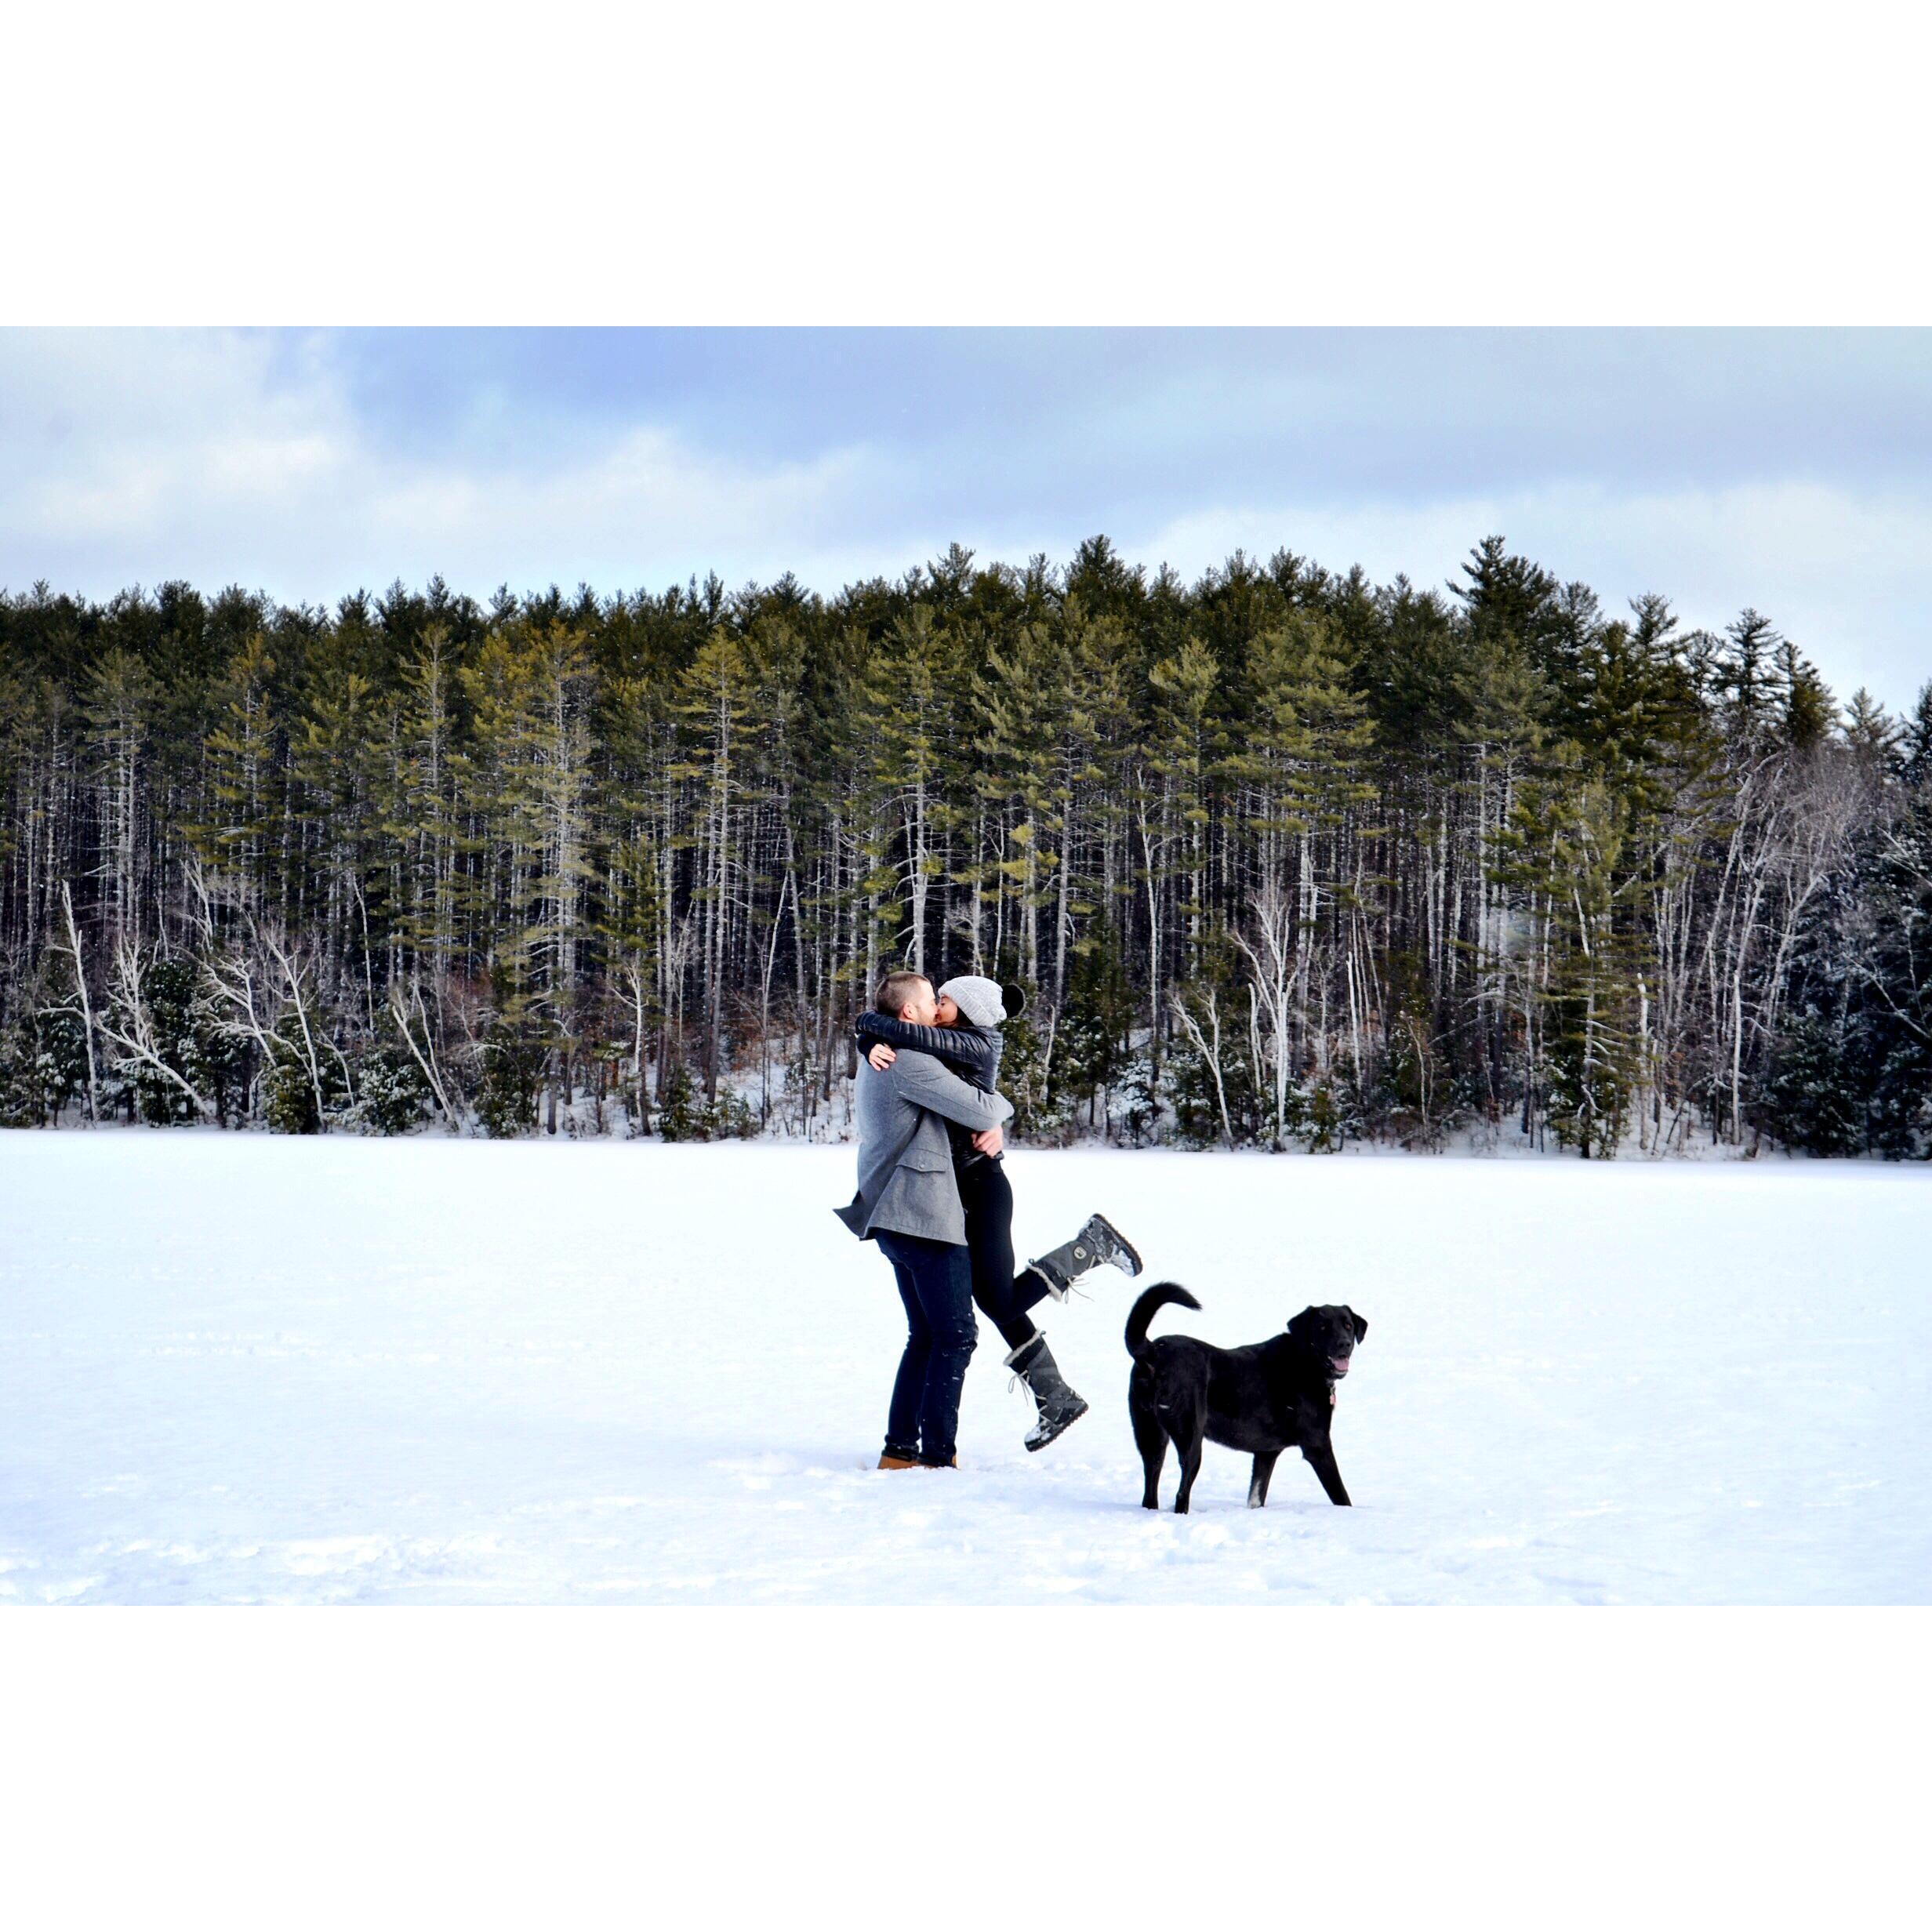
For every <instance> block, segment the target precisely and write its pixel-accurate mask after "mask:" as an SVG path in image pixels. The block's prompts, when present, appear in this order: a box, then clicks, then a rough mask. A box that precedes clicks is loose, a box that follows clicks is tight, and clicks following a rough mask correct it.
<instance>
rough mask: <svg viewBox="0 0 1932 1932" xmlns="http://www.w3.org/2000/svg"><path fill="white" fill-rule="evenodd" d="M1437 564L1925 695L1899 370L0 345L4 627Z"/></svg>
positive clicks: (1923, 596)
mask: <svg viewBox="0 0 1932 1932" xmlns="http://www.w3.org/2000/svg"><path fill="white" fill-rule="evenodd" d="M1099 532H1104V533H1105V534H1106V535H1107V536H1109V537H1110V538H1111V539H1113V542H1114V543H1115V545H1116V546H1117V547H1118V548H1119V549H1120V550H1121V551H1122V552H1123V553H1124V554H1125V555H1126V556H1127V557H1128V558H1130V559H1131V560H1132V561H1135V562H1140V563H1144V564H1146V565H1147V566H1148V567H1149V568H1150V569H1152V568H1157V567H1158V566H1159V565H1161V564H1163V563H1166V564H1170V565H1173V566H1174V567H1175V568H1176V569H1177V570H1178V571H1179V572H1181V573H1182V575H1183V576H1186V577H1188V578H1189V579H1192V578H1193V577H1195V576H1198V575H1199V574H1200V572H1202V571H1203V570H1204V569H1207V568H1210V567H1211V566H1213V565H1218V564H1219V563H1221V562H1222V561H1225V559H1226V557H1228V555H1229V554H1230V553H1231V552H1232V551H1233V550H1235V549H1236V548H1237V547H1242V548H1244V549H1245V550H1247V551H1248V553H1249V554H1251V555H1255V556H1258V557H1264V558H1265V557H1267V556H1269V555H1270V554H1272V553H1273V551H1275V550H1277V549H1278V548H1280V547H1283V546H1286V547H1287V548H1289V549H1291V550H1294V551H1295V552H1296V553H1297V554H1300V555H1302V556H1304V557H1311V558H1313V560H1314V561H1316V562H1317V563H1320V564H1322V565H1326V566H1327V567H1329V568H1333V569H1346V568H1348V566H1349V565H1351V564H1356V563H1360V565H1363V567H1364V568H1365V569H1366V570H1367V572H1369V574H1370V575H1371V576H1372V577H1373V578H1375V579H1376V580H1378V582H1385V581H1387V580H1388V579H1390V578H1392V577H1393V576H1395V575H1396V573H1397V572H1402V573H1405V574H1406V575H1407V576H1408V577H1409V578H1410V579H1411V581H1412V582H1414V583H1417V584H1418V585H1423V586H1429V585H1440V584H1442V583H1445V582H1447V581H1448V580H1450V579H1453V578H1454V577H1455V576H1456V574H1457V571H1458V565H1460V563H1461V561H1462V559H1463V558H1464V557H1465V556H1466V555H1467V554H1468V552H1469V549H1470V547H1471V546H1472V545H1473V544H1474V543H1476V542H1477V541H1478V540H1479V539H1481V538H1482V537H1484V536H1487V535H1490V534H1492V533H1497V532H1499V533H1501V534H1502V535H1503V536H1505V537H1506V538H1507V539H1508V540H1509V545H1510V547H1511V548H1512V549H1513V550H1518V551H1521V552H1523V553H1525V554H1528V555H1530V556H1531V557H1534V559H1535V560H1536V561H1538V562H1539V563H1540V564H1542V565H1543V566H1544V567H1545V568H1547V569H1549V570H1550V571H1552V572H1554V573H1555V574H1556V576H1559V577H1560V578H1561V579H1564V580H1565V581H1569V580H1572V579H1582V581H1584V582H1585V583H1589V585H1590V586H1592V588H1593V589H1594V590H1596V592H1597V593H1598V594H1599V596H1600V597H1601V598H1602V599H1603V603H1604V605H1605V608H1607V610H1609V611H1610V612H1612V613H1616V612H1622V610H1623V609H1624V608H1625V604H1626V601H1627V600H1629V598H1631V597H1636V596H1637V595H1639V594H1642V593H1644V592H1648V591H1661V592H1662V593H1663V594H1665V596H1667V597H1669V598H1670V600H1671V601H1672V605H1673V608H1676V610H1677V611H1678V612H1680V615H1681V616H1682V617H1683V619H1684V621H1685V622H1686V623H1687V624H1700V623H1701V624H1705V625H1709V626H1712V627H1713V628H1716V627H1720V626H1723V624H1725V623H1728V622H1729V621H1730V619H1732V618H1733V617H1734V616H1736V614H1737V613H1738V611H1739V610H1741V609H1742V608H1744V607H1745V606H1746V605H1751V606H1754V607H1756V608H1757V609H1759V610H1760V611H1762V612H1764V613H1765V614H1766V615H1767V616H1769V617H1770V619H1772V621H1773V622H1774V623H1775V624H1777V625H1778V627H1779V628H1780V629H1781V630H1783V631H1784V632H1785V634H1788V635H1789V636H1790V637H1792V638H1793V639H1794V640H1795V641H1796V642H1797V644H1798V645H1799V647H1800V648H1802V649H1803V650H1804V651H1805V652H1807V654H1808V655H1810V657H1811V658H1812V659H1813V660H1814V662H1815V663H1817V664H1818V666H1819V668H1820V669H1821V670H1822V671H1823V673H1824V674H1825V677H1826V678H1827V679H1828V681H1829V682H1830V683H1831V684H1832V685H1833V687H1834V688H1836V691H1837V692H1838V693H1839V695H1840V697H1841V698H1842V697H1844V696H1847V695H1850V692H1851V691H1852V690H1853V689H1854V688H1856V687H1857V686H1858V685H1865V686H1867V687H1868V688H1870V689H1871V690H1872V692H1874V693H1875V694H1876V695H1877V696H1878V697H1879V698H1880V699H1883V701H1884V702H1885V703H1887V704H1889V705H1890V706H1892V707H1893V708H1894V710H1898V709H1901V708H1902V707H1904V706H1905V705H1907V704H1908V703H1910V702H1911V700H1912V698H1913V696H1914V695H1915V694H1916V692H1917V691H1918V690H1919V687H1920V686H1921V685H1923V683H1924V682H1925V681H1927V679H1928V678H1929V677H1932V331H1925V330H1916V331H1915V330H1890V331H1887V330H1876V329H1874V330H1799V329H1788V330H1769V329H1761V330H1750V329H1746V330H1729V329H1666V330H1654V331H1653V330H1573V329H1468V330H1459V329H1262V330H1255V329H1208V330H1164V329H1008V330H973V329H960V330H947V329H938V330H893V329H746V330H735V329H693V330H655V329H623V330H568V329H536V330H515V329H503V330H498V329H469V330H438V329H390V330H343V331H337V330H267V331H246V330H238V331H221V330H191V331H185V332H173V331H164V330H159V329H122V330H93V329H56V330H29V329H6V330H0V587H5V588H6V589H9V590H15V591H19V590H25V589H27V588H28V587H30V586H31V585H32V584H33V583H35V582H36V581H38V580H40V579H45V580H47V581H48V582H49V583H51V584H52V585H53V586H54V587H55V588H56V589H59V590H72V591H75V592H78V593H80V594H85V595H89V596H93V597H104V596H107V595H110V594H112V593H113V592H114V591H115V590H119V589H122V588H124V587H126V586H129V585H132V584H134V583H141V584H146V585H149V586H152V585H154V584H156V583H161V582H163V581H165V580H166V579H169V578H187V579H190V580H191V581H192V582H194V583H197V584H198V585H199V586H202V587H203V588H204V589H206V590H218V589H220V588H221V587H223V586H225V585H227V584H230V583H240V584H241V585H243V586H245V587H247V588H249V589H260V590H267V592H269V593H270V594H271V595H272V596H274V597H277V598H278V599H281V600H282V601H288V602H299V601H307V602H311V603H333V602H334V601H336V599H337V598H338V597H341V596H342V595H343V594H346V593H347V592H348V591H350V590H356V589H358V588H368V589H370V590H380V589H382V588H383V587H385V586H387V585H388V584H389V583H391V582H392V581H394V579H398V578H400V579H402V580H403V581H404V582H405V583H418V584H419V583H424V582H426V581H427V579H428V578H429V577H430V576H431V575H432V574H434V573H438V572H440V573H441V575H442V576H443V577H444V578H445V579H447V580H448V582H449V583H451V584H452V586H455V587H456V588H457V589H459V590H467V591H470V592H471V593H472V594H475V595H477V596H478V597H487V596H488V594H489V593H490V592H491V591H492V590H495V589H496V586H498V585H499V584H502V583H507V584H509V585H510V587H511V588H512V589H513V590H539V589H542V588H543V587H545V586H548V585H549V584H551V583H557V584H561V586H564V587H565V589H566V590H569V589H572V588H574V587H575V586H576V585H577V584H578V583H580V582H583V583H590V584H591V585H592V586H594V587H595V588H596V589H597V590H601V591H610V590H617V589H624V590H635V589H639V588H648V589H651V590H663V588H665V587H666V586H668V585H670V584H671V583H681V582H683V581H685V579H688V578H689V577H691V576H693V575H694V574H695V575H696V576H700V577H702V576H703V575H704V574H705V573H706V572H708V571H712V570H715V571H717V573H718V574H719V575H720V576H721V577H722V578H724V580H725V581H726V583H728V585H731V586H733V587H735V586H738V585H739V584H742V583H745V582H746V581H747V580H749V579H757V580H759V581H761V582H763V581H769V580H770V579H772V578H775V577H777V576H780V575H782V574H783V572H786V571H787V570H789V571H790V572H793V573H794V574H795V575H796V576H797V577H798V578H799V579H801V580H802V581H803V582H804V583H807V584H808V585H810V586H812V587H813V588H815V589H817V590H822V591H824V592H826V593H828V594H833V593H836V592H837V590H839V589H840V588H841V586H844V584H846V583H851V582H853V581H855V580H857V579H862V578H866V577H870V576H878V575H884V576H890V577H896V576H899V575H901V574H902V573H903V572H905V571H906V570H907V569H908V568H910V567H912V566H913V565H916V564H920V563H923V562H925V561H928V560H929V559H931V558H932V557H935V556H938V555H939V554H941V553H942V552H943V551H944V550H945V549H946V547H947V546H948V545H949V544H950V543H953V542H958V543H963V544H964V545H965V546H966V547H968V548H969V549H971V550H973V551H975V553H976V554H977V555H978V556H979V557H980V558H981V559H982V560H983V561H991V560H994V559H999V560H1004V561H1008V562H1011V563H1015V564H1019V563H1023V562H1024V561H1026V558H1027V557H1029V556H1030V555H1032V554H1034V553H1035V552H1038V551H1044V552H1045V553H1046V554H1048V557H1051V558H1052V559H1054V560H1055V561H1063V560H1065V559H1066V557H1068V556H1070V554H1071V552H1072V550H1073V547H1074V546H1075V545H1076V544H1077V543H1078V542H1080V539H1082V538H1084V537H1087V536H1092V535H1095V534H1096V533H1099Z"/></svg>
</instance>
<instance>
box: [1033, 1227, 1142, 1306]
mask: <svg viewBox="0 0 1932 1932" xmlns="http://www.w3.org/2000/svg"><path fill="white" fill-rule="evenodd" d="M1108 1262H1112V1263H1113V1266H1115V1267H1117V1269H1120V1272H1121V1273H1122V1274H1124V1275H1126V1276H1128V1277H1129V1278H1130V1279H1131V1277H1133V1276H1135V1275H1137V1274H1139V1273H1140V1265H1141V1264H1140V1256H1139V1255H1138V1254H1137V1253H1136V1252H1135V1249H1134V1245H1133V1244H1132V1243H1131V1241H1129V1240H1128V1238H1127V1237H1126V1236H1125V1235H1124V1234H1123V1233H1121V1232H1120V1229H1118V1228H1117V1227H1116V1226H1114V1225H1113V1222H1111V1221H1109V1219H1108V1218H1106V1215H1090V1216H1089V1217H1088V1222H1087V1225H1086V1226H1085V1227H1084V1228H1082V1229H1080V1232H1079V1233H1077V1235H1075V1236H1074V1237H1073V1240H1070V1241H1062V1243H1061V1244H1060V1245H1059V1247H1056V1248H1054V1249H1052V1250H1051V1251H1049V1252H1048V1253H1047V1254H1044V1255H1040V1257H1039V1258H1038V1259H1037V1260H1035V1261H1030V1262H1028V1263H1027V1264H1026V1265H1027V1266H1028V1267H1030V1268H1032V1269H1035V1270H1036V1271H1037V1273H1038V1274H1039V1276H1040V1279H1041V1280H1043V1281H1044V1282H1045V1283H1046V1284H1047V1292H1048V1294H1049V1295H1051V1296H1052V1297H1053V1298H1054V1299H1055V1301H1056V1302H1064V1301H1065V1300H1066V1291H1067V1290H1068V1289H1069V1288H1070V1287H1072V1286H1073V1284H1074V1283H1075V1282H1076V1281H1077V1280H1079V1279H1080V1277H1081V1276H1082V1275H1084V1273H1086V1272H1087V1271H1088V1269H1090V1268H1102V1267H1105V1266H1106V1265H1107V1263H1108Z"/></svg>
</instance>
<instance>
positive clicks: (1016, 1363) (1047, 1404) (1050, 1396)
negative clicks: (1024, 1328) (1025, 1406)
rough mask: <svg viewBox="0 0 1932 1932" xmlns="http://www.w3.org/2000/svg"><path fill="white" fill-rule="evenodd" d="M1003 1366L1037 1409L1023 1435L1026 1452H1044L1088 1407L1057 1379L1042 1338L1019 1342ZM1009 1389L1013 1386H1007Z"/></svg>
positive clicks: (1039, 1336)
mask: <svg viewBox="0 0 1932 1932" xmlns="http://www.w3.org/2000/svg"><path fill="white" fill-rule="evenodd" d="M1006 1365H1007V1367H1008V1368H1010V1369H1011V1371H1013V1373H1014V1374H1015V1375H1017V1376H1018V1377H1019V1379H1020V1380H1021V1381H1022V1382H1024V1383H1025V1384H1026V1389H1027V1393H1029V1394H1030V1396H1032V1397H1033V1400H1034V1401H1035V1402H1036V1403H1037V1404H1038V1405H1039V1409H1040V1413H1039V1415H1037V1416H1036V1417H1035V1418H1033V1427H1032V1428H1031V1429H1028V1430H1027V1432H1026V1447H1028V1448H1029V1449H1044V1448H1045V1447H1046V1446H1047V1444H1048V1443H1050V1442H1051V1441H1052V1440H1053V1439H1054V1437H1055V1436H1060V1435H1064V1434H1065V1433H1066V1431H1067V1430H1068V1429H1071V1428H1072V1427H1073V1425H1074V1424H1075V1423H1076V1422H1078V1421H1079V1420H1080V1418H1081V1417H1082V1416H1083V1415H1085V1414H1086V1413H1087V1404H1085V1403H1084V1402H1083V1401H1082V1400H1080V1397H1079V1396H1077V1395H1075V1394H1074V1393H1073V1390H1072V1389H1070V1388H1068V1387H1067V1385H1066V1383H1065V1382H1063V1381H1062V1379H1061V1377H1060V1365H1059V1363H1057V1362H1056V1361H1055V1360H1054V1359H1053V1351H1052V1350H1051V1349H1050V1348H1048V1346H1047V1338H1046V1337H1045V1336H1044V1335H1035V1336H1034V1337H1033V1339H1032V1341H1030V1342H1022V1343H1021V1344H1020V1345H1019V1347H1018V1348H1016V1349H1015V1350H1014V1351H1013V1353H1011V1355H1009V1356H1008V1357H1007V1358H1006ZM1011 1386H1012V1385H1011V1383H1010V1382H1009V1383H1008V1387H1009V1388H1011Z"/></svg>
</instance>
